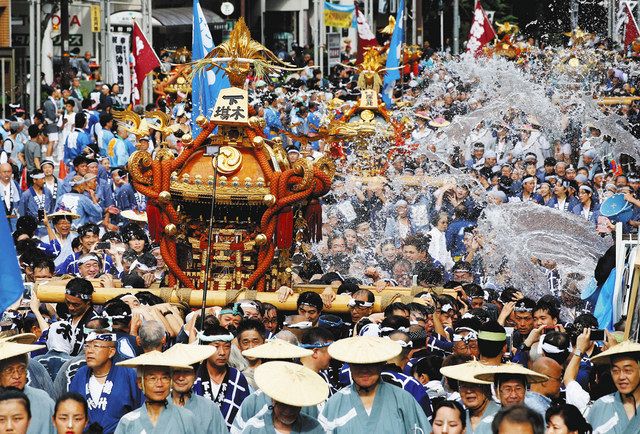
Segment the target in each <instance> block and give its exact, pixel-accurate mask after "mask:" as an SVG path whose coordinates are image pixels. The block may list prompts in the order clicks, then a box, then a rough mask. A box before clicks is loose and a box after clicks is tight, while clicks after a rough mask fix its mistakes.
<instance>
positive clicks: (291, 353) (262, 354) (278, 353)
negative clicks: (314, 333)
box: [242, 339, 313, 359]
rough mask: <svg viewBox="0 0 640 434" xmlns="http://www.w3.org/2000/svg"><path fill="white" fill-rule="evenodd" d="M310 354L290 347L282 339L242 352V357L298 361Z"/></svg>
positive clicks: (271, 340)
mask: <svg viewBox="0 0 640 434" xmlns="http://www.w3.org/2000/svg"><path fill="white" fill-rule="evenodd" d="M312 354H313V351H311V350H307V349H305V348H300V347H298V346H295V345H292V344H290V343H289V342H286V341H283V340H282V339H270V340H268V341H267V342H265V343H264V344H262V345H258V346H257V347H253V348H250V349H248V350H244V351H243V352H242V355H243V356H245V357H253V358H254V359H299V358H300V357H309V356H311V355H312Z"/></svg>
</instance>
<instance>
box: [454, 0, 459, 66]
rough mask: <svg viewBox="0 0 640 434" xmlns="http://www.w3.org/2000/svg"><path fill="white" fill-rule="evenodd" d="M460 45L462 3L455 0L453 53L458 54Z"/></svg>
mask: <svg viewBox="0 0 640 434" xmlns="http://www.w3.org/2000/svg"><path fill="white" fill-rule="evenodd" d="M459 46H460V3H459V0H453V54H458V49H459Z"/></svg>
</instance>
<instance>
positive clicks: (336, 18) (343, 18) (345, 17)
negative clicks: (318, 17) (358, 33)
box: [324, 9, 353, 28]
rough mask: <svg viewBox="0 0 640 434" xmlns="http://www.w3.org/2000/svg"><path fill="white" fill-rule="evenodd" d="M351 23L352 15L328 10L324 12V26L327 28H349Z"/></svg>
mask: <svg viewBox="0 0 640 434" xmlns="http://www.w3.org/2000/svg"><path fill="white" fill-rule="evenodd" d="M352 21H353V13H351V12H340V11H332V10H329V9H325V10H324V24H325V25H326V26H327V27H342V28H348V27H351V23H352Z"/></svg>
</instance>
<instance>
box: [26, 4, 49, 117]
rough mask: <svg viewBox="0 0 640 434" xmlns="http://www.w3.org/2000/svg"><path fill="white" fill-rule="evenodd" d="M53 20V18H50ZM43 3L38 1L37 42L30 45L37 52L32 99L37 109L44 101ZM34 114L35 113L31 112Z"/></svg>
mask: <svg viewBox="0 0 640 434" xmlns="http://www.w3.org/2000/svg"><path fill="white" fill-rule="evenodd" d="M49 19H51V18H49ZM40 23H42V3H41V0H36V23H35V24H36V25H35V27H36V40H35V41H31V44H30V45H34V46H35V50H36V72H35V74H36V76H35V81H34V83H35V89H34V90H33V95H31V98H35V105H36V107H38V106H40V101H42V86H41V85H40V76H41V75H42V49H41V48H42V27H41V24H40ZM31 113H32V114H33V112H31Z"/></svg>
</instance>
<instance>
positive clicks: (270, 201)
mask: <svg viewBox="0 0 640 434" xmlns="http://www.w3.org/2000/svg"><path fill="white" fill-rule="evenodd" d="M276 201H277V199H276V197H275V196H274V195H272V194H265V195H264V198H262V203H264V204H265V205H266V206H274V205H275V204H276Z"/></svg>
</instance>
